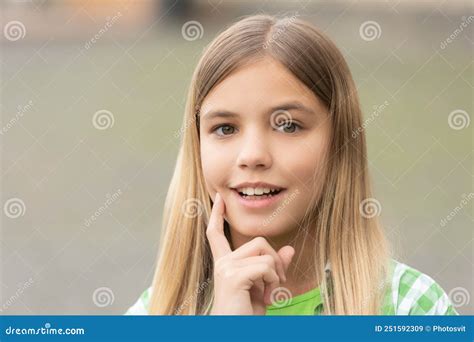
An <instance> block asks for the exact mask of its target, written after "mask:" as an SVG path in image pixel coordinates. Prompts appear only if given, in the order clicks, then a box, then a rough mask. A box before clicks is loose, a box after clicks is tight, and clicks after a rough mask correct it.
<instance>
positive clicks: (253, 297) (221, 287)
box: [206, 193, 295, 315]
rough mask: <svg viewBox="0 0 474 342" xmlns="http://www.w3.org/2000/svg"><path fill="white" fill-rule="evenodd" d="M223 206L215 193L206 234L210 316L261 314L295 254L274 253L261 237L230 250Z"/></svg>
mask: <svg viewBox="0 0 474 342" xmlns="http://www.w3.org/2000/svg"><path fill="white" fill-rule="evenodd" d="M224 213H225V203H224V201H223V199H222V197H221V196H220V194H219V193H217V194H216V198H215V201H214V205H213V207H212V212H211V217H210V219H209V224H208V226H207V231H206V235H207V238H208V240H209V243H210V246H211V251H212V255H213V258H214V304H213V307H212V310H211V315H264V314H265V311H266V306H267V305H270V304H271V294H272V291H273V290H274V289H276V288H277V287H279V286H280V284H281V283H283V282H285V281H286V274H285V273H286V271H287V269H288V266H289V264H290V263H291V260H292V258H293V255H294V254H295V250H294V249H293V247H291V246H284V247H282V248H281V249H280V250H279V251H278V252H276V251H275V250H274V249H273V248H272V247H271V246H270V244H269V243H268V241H267V240H266V239H265V238H263V237H256V238H254V239H252V240H251V241H249V242H247V243H246V244H244V245H242V246H240V247H239V248H238V249H236V250H235V251H232V250H231V248H230V245H229V242H228V241H227V238H226V236H225V235H224Z"/></svg>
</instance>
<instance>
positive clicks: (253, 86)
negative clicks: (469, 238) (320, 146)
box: [201, 57, 324, 113]
mask: <svg viewBox="0 0 474 342" xmlns="http://www.w3.org/2000/svg"><path fill="white" fill-rule="evenodd" d="M294 101H298V102H301V103H302V104H304V105H305V106H307V107H310V108H312V109H314V110H315V111H317V112H321V111H323V110H324V106H323V105H322V103H321V101H320V100H319V99H318V98H317V96H316V95H315V94H314V93H313V92H312V91H311V90H310V89H308V88H307V87H306V86H305V85H304V84H303V83H302V82H301V81H300V80H299V79H298V78H296V77H295V76H294V75H293V74H292V73H291V72H290V71H289V70H288V69H287V68H286V67H285V66H284V65H283V64H281V63H280V62H278V61H276V60H274V59H272V58H270V57H266V58H264V59H260V60H258V61H254V62H251V63H249V64H247V65H244V66H242V67H240V68H238V69H237V70H235V71H234V72H233V73H232V74H230V75H229V76H227V77H226V78H225V79H224V80H222V81H221V82H220V83H219V84H218V85H216V86H215V87H214V88H213V89H212V90H211V92H210V93H209V94H208V95H207V96H206V98H205V99H204V101H203V103H202V106H201V112H202V113H206V112H208V111H210V110H215V109H225V110H229V111H232V112H237V113H256V112H265V111H267V110H268V108H272V107H275V106H278V105H279V104H280V103H282V102H294Z"/></svg>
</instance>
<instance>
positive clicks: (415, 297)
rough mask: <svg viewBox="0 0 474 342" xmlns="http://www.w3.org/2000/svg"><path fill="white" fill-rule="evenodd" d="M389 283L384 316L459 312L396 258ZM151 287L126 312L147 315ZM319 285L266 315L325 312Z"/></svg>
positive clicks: (434, 285)
mask: <svg viewBox="0 0 474 342" xmlns="http://www.w3.org/2000/svg"><path fill="white" fill-rule="evenodd" d="M387 281H388V282H389V286H388V288H387V291H386V292H385V294H384V300H383V304H382V308H381V312H382V315H457V314H458V313H457V312H456V310H455V309H454V307H453V304H452V303H451V300H450V298H449V297H448V295H447V294H446V292H445V291H444V290H443V289H442V288H441V286H439V285H438V283H436V282H435V281H434V280H433V279H432V278H431V277H429V276H427V275H426V274H424V273H421V272H420V271H418V270H416V269H414V268H412V267H409V266H407V265H405V264H403V263H400V262H398V261H396V260H393V261H392V263H391V265H390V272H389V279H388V280H387ZM151 289H152V288H151V287H150V288H148V289H147V290H146V291H145V292H143V294H142V295H141V296H140V298H139V299H138V300H137V302H136V303H135V304H134V305H133V306H132V307H130V308H129V309H128V311H127V312H126V315H147V314H148V305H149V300H150V296H151ZM323 307H324V303H323V301H322V297H321V292H320V288H319V287H318V288H315V289H312V290H310V291H308V292H305V293H303V294H300V295H297V296H293V297H292V298H286V299H284V300H282V301H281V302H276V303H274V304H273V305H270V306H267V310H266V315H320V314H321V313H322V312H323Z"/></svg>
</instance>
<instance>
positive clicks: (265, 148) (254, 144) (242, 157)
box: [237, 131, 272, 169]
mask: <svg viewBox="0 0 474 342" xmlns="http://www.w3.org/2000/svg"><path fill="white" fill-rule="evenodd" d="M237 165H238V166H239V168H249V169H257V168H260V169H268V168H269V167H270V166H271V165H272V154H271V151H270V144H269V141H267V139H265V137H264V136H263V135H261V134H260V135H259V133H258V132H256V131H253V132H248V134H246V136H244V137H242V140H241V147H240V150H239V155H238V158H237Z"/></svg>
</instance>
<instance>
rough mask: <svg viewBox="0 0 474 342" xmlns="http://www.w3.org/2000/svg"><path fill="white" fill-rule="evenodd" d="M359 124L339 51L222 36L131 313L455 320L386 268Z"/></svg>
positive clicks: (204, 61) (213, 48) (327, 45)
mask: <svg viewBox="0 0 474 342" xmlns="http://www.w3.org/2000/svg"><path fill="white" fill-rule="evenodd" d="M361 124H362V114H361V110H360V106H359V102H358V98H357V92H356V87H355V85H354V82H353V79H352V76H351V73H350V71H349V69H348V66H347V64H346V62H345V60H344V58H343V56H342V54H341V53H340V51H339V50H338V49H337V47H336V46H335V45H334V44H333V43H332V42H331V40H329V39H328V38H327V37H326V36H324V35H323V34H322V33H321V32H320V31H318V30H317V29H316V28H314V27H313V26H311V25H310V24H308V23H306V22H304V21H301V20H298V19H295V18H294V17H292V18H284V19H280V20H279V19H276V18H274V17H271V16H266V15H257V16H251V17H248V18H245V19H243V20H241V21H239V22H237V23H235V24H234V25H232V26H231V27H229V28H228V29H227V30H225V31H224V32H222V33H221V34H220V35H219V36H218V37H217V38H215V39H214V41H213V42H212V43H211V44H210V45H209V46H208V47H207V49H206V50H205V52H204V54H203V56H202V58H201V60H200V61H199V64H198V66H197V68H196V70H195V73H194V75H193V79H192V83H191V87H190V91H189V97H188V100H187V106H186V112H185V118H184V130H183V133H184V134H183V139H182V145H181V149H180V152H179V156H178V160H177V165H176V169H175V172H174V175H173V178H172V181H171V185H170V188H169V192H168V196H167V198H166V203H165V208H164V218H163V228H164V229H163V235H162V240H161V247H160V253H159V256H158V264H157V268H156V273H155V277H154V281H153V285H152V287H150V288H149V289H148V290H147V291H145V292H144V293H143V294H142V296H141V297H140V298H139V300H138V301H137V302H136V303H135V305H133V306H132V307H131V308H130V309H129V310H128V311H127V314H153V315H156V314H159V315H201V314H211V315H213V314H217V315H221V314H232V315H264V314H267V315H314V314H336V315H361V314H364V315H366V314H387V315H407V314H410V315H412V314H415V315H444V314H456V311H455V310H454V309H453V306H452V305H451V303H450V300H449V298H448V296H447V295H446V294H445V292H444V291H443V289H442V288H441V287H440V286H439V285H438V284H437V283H436V282H435V281H434V280H433V279H431V278H430V277H428V276H427V275H425V274H422V273H420V272H419V271H417V270H415V269H413V268H410V267H408V266H407V265H404V264H402V263H399V262H397V261H395V260H393V259H391V258H390V253H389V250H388V247H387V243H386V241H385V237H384V235H383V232H382V229H381V227H380V224H379V222H378V220H377V214H378V213H377V208H378V207H377V205H378V202H377V201H376V200H375V199H373V198H371V192H370V186H369V177H368V170H367V159H366V143H365V135H364V132H363V131H362V130H361V129H360V127H361ZM354 132H357V134H354ZM374 207H375V212H374Z"/></svg>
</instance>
